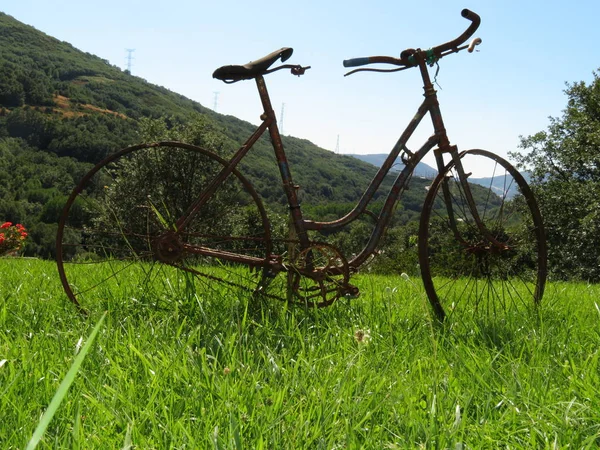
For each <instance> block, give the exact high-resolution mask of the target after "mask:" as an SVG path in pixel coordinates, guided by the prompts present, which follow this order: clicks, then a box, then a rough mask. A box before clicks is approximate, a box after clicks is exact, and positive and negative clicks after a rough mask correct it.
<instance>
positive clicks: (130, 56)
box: [125, 48, 135, 73]
mask: <svg viewBox="0 0 600 450" xmlns="http://www.w3.org/2000/svg"><path fill="white" fill-rule="evenodd" d="M125 51H126V52H127V56H126V57H125V59H126V60H127V72H129V73H131V61H132V60H133V59H134V58H133V56H132V53H133V52H135V48H126V49H125Z"/></svg>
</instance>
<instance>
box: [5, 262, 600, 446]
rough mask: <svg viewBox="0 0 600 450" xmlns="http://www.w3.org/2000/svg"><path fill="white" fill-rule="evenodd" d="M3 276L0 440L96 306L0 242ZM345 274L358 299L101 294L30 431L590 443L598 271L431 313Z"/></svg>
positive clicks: (404, 442) (397, 287)
mask: <svg viewBox="0 0 600 450" xmlns="http://www.w3.org/2000/svg"><path fill="white" fill-rule="evenodd" d="M0 276H1V278H2V280H1V283H0V443H1V445H0V446H1V447H2V448H15V449H17V448H24V447H25V446H26V444H27V442H28V441H29V440H30V439H31V437H32V435H33V432H34V430H35V429H36V427H37V425H38V423H39V422H40V418H41V416H42V414H43V413H44V411H45V410H46V409H47V408H48V405H49V404H50V401H51V400H52V398H53V396H54V395H55V393H56V392H57V390H58V388H59V385H60V383H61V381H62V380H63V379H64V377H65V375H66V374H67V372H68V370H69V368H70V367H71V365H72V364H73V361H74V360H75V358H76V356H77V351H78V350H79V346H80V345H81V342H82V341H86V339H87V338H88V336H90V334H91V332H92V329H93V327H94V325H95V324H96V323H97V322H98V320H99V319H100V317H101V315H102V311H100V310H98V311H92V313H91V315H90V317H88V318H87V319H85V318H83V317H81V316H80V315H79V314H78V313H77V311H76V309H75V308H74V307H73V305H71V304H69V303H68V301H67V299H66V296H65V295H64V293H63V291H62V288H61V285H60V282H59V280H58V276H57V273H56V268H55V266H54V264H53V263H50V262H42V261H36V260H21V259H0ZM355 281H356V284H358V285H359V286H360V287H361V291H362V295H361V297H360V298H359V299H356V300H343V301H340V302H338V303H337V304H335V305H333V306H332V307H330V308H328V309H325V310H318V311H314V310H309V311H305V310H303V309H300V308H286V306H285V305H284V304H280V303H273V302H268V301H267V302H264V303H263V304H262V305H255V304H253V303H252V302H251V301H250V299H248V297H247V295H246V294H244V293H241V292H235V291H234V290H232V289H230V288H224V289H222V290H221V291H219V290H214V291H211V292H210V293H209V295H204V294H203V293H196V294H194V293H193V292H191V291H188V292H187V295H186V296H184V297H180V298H175V299H172V301H171V303H170V304H165V303H164V302H162V303H161V307H160V308H156V307H154V306H145V305H144V304H140V303H139V302H137V303H135V302H128V301H127V298H126V294H124V295H123V297H122V298H114V299H112V301H111V302H110V303H106V302H104V303H102V304H103V305H109V306H110V309H109V310H108V314H107V316H106V319H105V321H104V324H103V325H102V328H101V329H100V332H99V334H98V335H97V336H96V340H95V342H94V344H93V346H92V347H91V348H90V351H89V353H88V355H87V357H86V359H85V360H84V361H83V364H82V366H81V368H80V370H79V372H78V373H77V376H76V377H75V379H74V381H73V384H72V385H71V388H70V390H69V391H68V393H67V395H66V397H65V398H64V400H63V401H62V403H61V404H60V406H59V407H58V409H57V411H56V414H55V416H54V418H53V419H52V421H51V422H50V423H49V426H48V428H47V430H46V433H45V435H44V436H43V438H42V441H41V443H40V445H39V446H38V448H52V449H54V448H103V449H104V448H124V447H128V446H130V445H131V446H133V447H134V448H246V449H254V448H269V449H271V448H273V449H275V448H310V449H319V448H323V449H336V448H337V449H341V448H350V449H352V448H374V449H394V448H414V447H423V448H451V449H456V448H499V447H510V448H519V447H521V448H565V447H567V446H569V447H570V448H596V447H597V446H598V445H599V444H600V408H599V407H598V405H600V395H599V386H600V366H599V364H598V358H599V357H600V345H599V344H600V309H599V307H600V305H597V303H599V302H600V300H598V299H599V298H600V286H597V285H595V286H594V285H592V286H588V285H586V284H575V283H570V284H566V283H565V284H563V283H555V284H550V285H549V286H548V288H547V294H546V296H545V299H544V304H543V306H542V308H541V309H540V310H539V312H536V311H535V310H533V309H521V310H519V311H508V312H507V313H506V314H505V315H502V316H496V317H481V316H478V315H471V316H470V317H462V318H460V320H459V319H456V320H453V321H449V322H448V323H446V324H445V325H444V326H436V325H435V323H434V322H433V321H432V318H431V314H430V309H429V305H428V304H427V300H426V299H425V297H424V295H423V293H422V290H421V286H420V282H419V281H418V280H412V281H411V282H407V281H406V280H404V279H402V278H401V277H400V276H396V277H382V276H372V275H362V276H359V277H357V278H356V279H355ZM412 282H414V284H413V283H412ZM361 331H362V332H364V333H365V337H364V339H363V340H362V342H359V341H358V338H360V336H361ZM80 339H81V340H80Z"/></svg>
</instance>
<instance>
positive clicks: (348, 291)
mask: <svg viewBox="0 0 600 450" xmlns="http://www.w3.org/2000/svg"><path fill="white" fill-rule="evenodd" d="M341 290H342V296H344V297H346V298H347V299H355V298H358V297H360V289H359V288H358V287H357V286H354V285H352V284H347V285H346V286H344V287H343V288H342V289H341Z"/></svg>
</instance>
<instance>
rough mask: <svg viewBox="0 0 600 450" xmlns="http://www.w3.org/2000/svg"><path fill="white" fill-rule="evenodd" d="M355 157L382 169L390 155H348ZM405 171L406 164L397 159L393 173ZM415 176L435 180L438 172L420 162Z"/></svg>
mask: <svg viewBox="0 0 600 450" xmlns="http://www.w3.org/2000/svg"><path fill="white" fill-rule="evenodd" d="M348 156H353V157H354V158H357V159H360V160H361V161H365V162H368V163H369V164H373V165H374V166H376V167H381V166H382V164H383V163H384V162H385V160H386V158H387V157H388V155H387V154H386V153H377V154H374V155H348ZM402 169H404V163H403V162H402V161H401V160H400V158H398V159H396V162H395V164H394V165H393V166H392V171H393V172H401V171H402ZM414 174H415V175H416V176H418V177H424V178H428V179H434V178H435V176H436V175H437V170H436V169H434V168H433V167H431V166H429V165H427V164H425V163H423V162H420V163H419V164H417V167H416V169H415V172H414Z"/></svg>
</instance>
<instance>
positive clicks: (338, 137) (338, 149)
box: [335, 134, 340, 154]
mask: <svg viewBox="0 0 600 450" xmlns="http://www.w3.org/2000/svg"><path fill="white" fill-rule="evenodd" d="M335 153H337V154H339V153H340V135H339V134H338V136H337V144H335Z"/></svg>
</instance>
